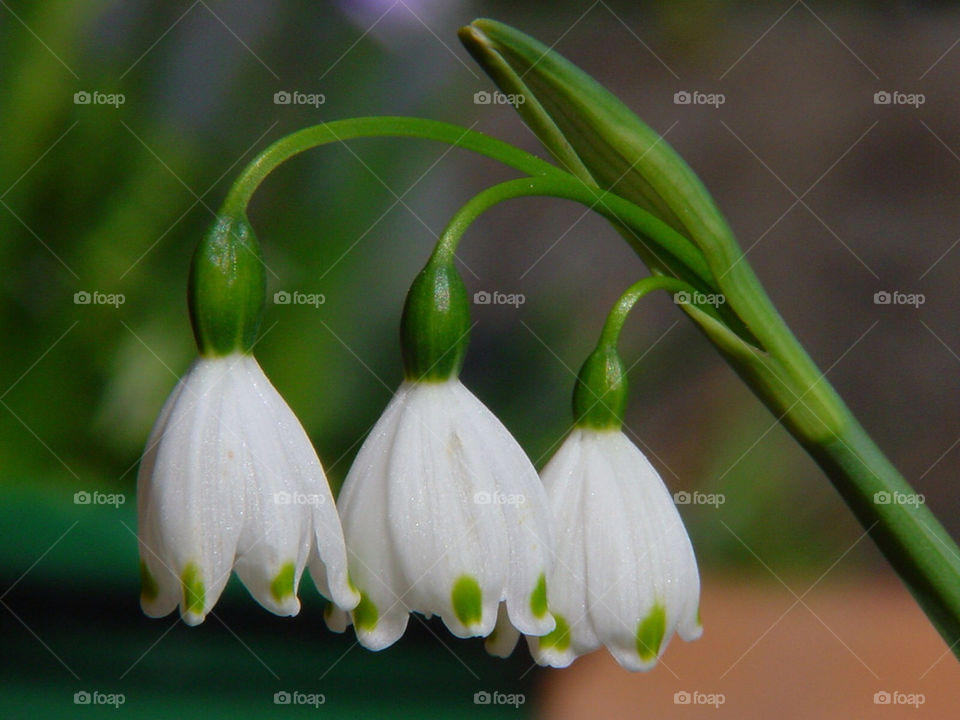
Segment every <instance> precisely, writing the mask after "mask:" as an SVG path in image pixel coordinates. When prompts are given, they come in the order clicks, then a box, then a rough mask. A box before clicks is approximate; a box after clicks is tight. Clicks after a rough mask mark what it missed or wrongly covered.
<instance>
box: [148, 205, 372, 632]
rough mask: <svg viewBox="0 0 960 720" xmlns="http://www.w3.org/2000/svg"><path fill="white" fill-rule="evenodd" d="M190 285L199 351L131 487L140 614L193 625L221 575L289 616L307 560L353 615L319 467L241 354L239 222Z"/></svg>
mask: <svg viewBox="0 0 960 720" xmlns="http://www.w3.org/2000/svg"><path fill="white" fill-rule="evenodd" d="M190 289H191V292H190V305H191V315H192V320H193V325H194V332H195V335H196V337H197V342H198V345H199V347H200V352H201V355H200V357H199V358H198V359H197V360H196V361H195V362H194V364H193V365H192V367H191V368H190V370H189V371H188V372H187V374H186V375H185V376H184V377H183V379H182V380H181V381H180V382H179V384H178V385H177V386H176V388H175V389H174V391H173V392H172V393H171V395H170V397H169V399H168V400H167V402H166V404H165V405H164V408H163V410H162V411H161V413H160V417H159V418H158V420H157V422H156V424H155V426H154V428H153V431H152V433H151V434H150V439H149V441H148V443H147V448H146V451H145V453H144V457H143V461H142V463H141V466H140V474H139V477H138V481H137V485H138V487H137V510H138V515H139V533H138V537H139V545H140V558H141V576H142V593H141V606H142V607H143V610H144V612H145V613H146V614H147V615H150V616H151V617H160V616H163V615H166V614H168V613H170V612H171V611H172V610H174V609H175V608H176V607H177V605H178V604H179V606H180V614H181V617H182V618H183V620H184V621H185V622H186V623H187V624H189V625H196V624H198V623H200V622H202V621H203V619H204V617H205V616H206V615H207V614H208V613H209V612H210V610H211V609H212V608H213V606H214V605H215V604H216V602H217V599H218V598H219V596H220V594H221V592H222V591H223V588H224V586H225V585H226V583H227V580H228V579H229V577H230V572H231V570H232V569H235V570H236V572H237V574H238V575H239V577H240V579H241V580H242V581H243V583H244V585H246V586H247V589H248V590H249V591H250V593H251V594H252V595H253V596H254V597H255V598H256V599H257V600H258V601H259V602H260V604H261V605H263V606H264V607H265V608H267V609H268V610H270V611H272V612H274V613H276V614H278V615H296V614H297V612H299V609H300V601H299V600H298V599H297V587H298V585H299V582H300V577H301V575H302V574H303V571H304V568H305V567H306V565H307V563H308V561H310V560H311V554H314V555H316V558H315V559H313V566H314V568H316V570H315V571H313V572H312V574H313V575H314V579H315V580H316V581H317V584H318V586H319V587H320V590H321V592H323V593H324V594H325V595H327V596H328V597H331V598H332V599H333V601H334V602H336V603H338V604H340V605H341V606H343V607H345V608H352V607H354V606H355V605H356V603H357V601H358V600H359V597H358V596H357V595H356V593H355V592H354V591H353V590H352V589H351V588H350V586H349V582H348V579H347V568H346V550H345V546H344V542H343V535H342V530H341V527H340V523H339V518H338V516H337V512H336V508H335V506H334V503H333V497H332V495H331V493H330V488H329V486H328V484H327V480H326V477H325V475H324V472H323V468H322V467H321V465H320V461H319V460H318V459H317V455H316V453H315V452H314V450H313V447H312V446H311V444H310V440H309V439H308V438H307V435H306V433H305V432H304V430H303V428H302V427H301V426H300V423H299V422H298V421H297V419H296V417H295V416H294V414H293V412H292V411H291V410H290V408H289V407H288V406H287V404H286V403H285V402H284V400H283V398H282V397H280V394H279V393H278V392H277V391H276V389H275V388H274V387H273V385H271V384H270V381H269V380H268V379H267V377H266V376H265V375H264V373H263V371H262V370H261V369H260V366H259V364H258V363H257V361H256V360H255V359H254V357H253V355H252V354H250V348H251V346H252V344H253V341H254V338H255V334H256V329H257V325H258V324H259V319H260V312H261V310H262V305H263V297H264V278H263V269H262V263H261V261H260V259H259V255H258V248H257V246H256V241H255V239H253V236H252V234H251V233H250V232H249V228H248V227H247V226H246V225H245V224H243V225H240V226H239V227H238V226H237V225H234V224H231V223H229V222H228V221H221V223H220V224H218V225H217V226H216V227H215V228H214V231H213V232H212V233H211V234H210V235H208V236H207V238H206V239H205V240H204V241H203V242H202V243H201V245H200V247H199V248H198V251H197V254H196V255H195V257H194V264H193V267H192V269H191V287H190Z"/></svg>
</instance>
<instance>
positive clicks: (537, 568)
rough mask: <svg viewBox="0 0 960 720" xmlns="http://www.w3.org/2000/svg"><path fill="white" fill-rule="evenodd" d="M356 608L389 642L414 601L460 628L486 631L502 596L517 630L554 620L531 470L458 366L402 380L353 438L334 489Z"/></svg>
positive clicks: (540, 496) (369, 639) (378, 639)
mask: <svg viewBox="0 0 960 720" xmlns="http://www.w3.org/2000/svg"><path fill="white" fill-rule="evenodd" d="M339 507H340V514H341V518H342V521H343V528H344V534H345V537H346V541H347V549H348V559H349V566H350V577H351V580H352V581H353V583H354V584H355V586H356V587H357V589H358V590H359V591H360V592H361V596H362V599H361V601H360V604H359V605H358V606H357V608H356V609H355V610H354V611H353V613H352V617H351V618H348V617H347V615H346V614H345V613H337V612H334V613H332V614H330V615H328V624H329V625H330V626H331V628H333V629H336V630H342V629H343V628H344V627H345V626H346V625H347V624H348V623H349V621H350V620H351V619H352V622H353V624H354V626H355V628H356V633H357V637H358V639H359V641H360V643H361V644H363V645H364V646H365V647H367V648H370V649H373V650H379V649H382V648H385V647H387V646H389V645H391V644H392V643H394V642H395V641H396V640H397V639H398V638H399V637H400V636H401V635H402V634H403V632H404V630H405V628H406V626H407V620H408V614H409V613H410V612H413V611H416V612H420V613H423V614H425V615H427V616H430V615H434V614H435V615H439V616H440V617H441V618H442V619H443V621H444V623H445V624H446V626H447V627H448V628H449V629H450V631H451V632H452V633H453V634H454V635H457V636H458V637H468V636H486V635H489V634H490V632H491V630H492V629H493V627H494V623H495V622H496V619H497V614H498V608H499V609H501V611H502V612H504V611H505V614H506V615H507V616H508V617H509V621H510V622H511V623H512V624H513V626H515V627H516V628H517V629H519V630H520V631H521V632H524V633H528V634H531V635H542V634H544V633H546V632H549V631H550V630H552V629H553V627H554V622H553V618H552V617H551V616H550V614H549V612H548V611H547V606H546V593H545V586H544V583H545V579H546V576H547V573H549V570H550V558H551V554H552V550H551V543H552V530H551V520H550V517H549V512H548V508H547V502H546V496H545V494H544V491H543V487H542V485H541V483H540V480H539V478H538V477H537V473H536V470H535V469H534V468H533V465H532V464H531V463H530V461H529V459H528V458H527V456H526V454H525V453H524V452H523V450H522V448H521V447H520V446H519V445H518V444H517V442H516V440H514V439H513V437H512V436H511V435H510V433H509V432H508V431H507V429H506V428H505V427H504V426H503V425H502V424H501V423H500V422H499V420H497V418H496V417H495V416H494V415H493V414H492V413H491V412H490V411H489V410H488V409H487V408H486V407H485V406H484V405H483V403H481V402H480V401H479V400H478V399H477V398H476V397H475V396H474V395H473V394H472V393H470V391H469V390H467V389H466V388H465V387H464V386H463V385H462V384H461V383H460V381H459V380H458V379H456V377H455V376H454V377H451V378H449V379H446V380H442V381H423V382H420V381H410V380H408V381H406V382H404V383H403V384H402V385H401V386H400V389H399V390H398V391H397V393H396V395H395V396H394V397H393V399H392V401H391V402H390V404H389V405H388V407H387V409H386V410H385V412H384V413H383V416H382V417H381V418H380V420H379V421H378V422H377V424H376V426H375V427H374V428H373V430H372V431H371V433H370V435H369V437H368V438H367V440H366V441H365V442H364V444H363V447H362V448H361V449H360V452H359V454H358V455H357V459H356V461H355V462H354V464H353V466H352V467H351V469H350V472H349V473H348V475H347V478H346V481H345V482H344V486H343V490H342V492H341V494H340V498H339Z"/></svg>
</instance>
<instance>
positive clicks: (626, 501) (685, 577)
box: [527, 281, 703, 671]
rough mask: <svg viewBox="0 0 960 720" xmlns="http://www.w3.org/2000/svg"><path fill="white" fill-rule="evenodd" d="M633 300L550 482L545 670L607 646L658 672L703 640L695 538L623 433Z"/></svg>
mask: <svg viewBox="0 0 960 720" xmlns="http://www.w3.org/2000/svg"><path fill="white" fill-rule="evenodd" d="M641 282H643V281H641ZM641 294H642V293H641ZM624 297H625V301H621V303H620V304H618V306H617V308H615V310H614V312H612V313H611V319H610V320H609V321H608V324H607V327H606V328H605V330H604V334H603V337H602V338H601V341H600V344H599V346H598V347H597V349H596V350H595V351H594V352H593V353H592V354H591V355H590V356H589V357H588V359H587V361H586V362H585V363H584V365H583V368H582V369H581V371H580V374H579V376H578V379H577V384H576V388H575V390H574V399H573V407H574V415H575V418H576V425H575V427H574V429H573V431H572V432H571V433H570V435H569V436H568V437H567V438H566V440H565V441H564V442H563V444H562V445H561V447H560V449H559V450H558V451H557V453H556V454H555V455H554V456H553V457H552V458H551V460H550V461H549V462H548V463H547V465H546V467H544V469H543V471H542V473H541V477H542V478H543V483H544V486H545V487H546V492H547V497H548V498H549V502H550V508H551V510H552V512H553V515H554V519H555V521H556V526H557V539H556V545H555V550H556V556H555V560H554V564H553V570H552V572H551V573H549V574H548V575H547V602H548V606H549V608H550V611H551V613H552V614H553V616H554V618H555V619H556V629H555V630H554V631H553V632H551V633H549V634H548V635H546V636H544V637H528V638H527V641H528V644H529V646H530V651H531V653H532V654H533V656H534V658H535V659H536V660H537V662H538V663H540V664H541V665H552V666H554V667H566V666H567V665H569V664H570V663H571V662H573V660H574V659H576V657H577V656H579V655H583V654H585V653H588V652H591V651H592V650H595V649H597V648H599V647H601V646H606V648H607V649H608V650H609V651H610V653H611V654H612V655H613V656H614V658H616V660H617V662H619V663H620V664H621V665H622V666H623V667H625V668H626V669H628V670H633V671H637V670H649V669H650V668H652V667H653V666H654V665H655V664H656V663H657V660H658V658H659V657H660V655H661V654H662V653H663V651H664V650H665V649H666V646H667V643H668V642H669V641H670V638H671V637H672V636H673V634H674V632H677V633H678V634H679V635H680V636H681V637H682V638H683V639H684V640H688V641H690V640H695V639H697V638H698V637H700V635H701V633H702V632H703V629H702V627H701V624H700V616H699V601H700V578H699V574H698V572H697V561H696V558H695V557H694V554H693V547H692V546H691V543H690V538H689V537H688V535H687V532H686V530H685V528H684V526H683V522H682V520H681V519H680V515H679V513H678V512H677V508H676V505H675V504H674V502H673V498H672V496H671V495H670V492H669V491H668V490H667V488H666V486H665V485H664V483H663V481H662V480H661V479H660V476H659V475H658V474H657V471H656V470H655V469H654V468H653V466H652V465H651V464H650V462H649V461H648V460H647V458H646V457H644V455H643V453H642V452H641V451H640V450H639V448H637V447H636V445H634V444H633V442H631V441H630V439H629V438H628V437H627V436H626V435H625V434H624V432H623V430H622V422H623V420H622V418H623V411H624V407H625V404H626V395H627V384H626V373H625V371H624V367H623V363H622V361H621V359H620V356H619V354H618V353H617V350H616V341H617V336H618V334H619V330H620V327H621V326H622V322H623V318H624V317H625V315H626V313H627V312H628V311H629V307H630V306H632V304H633V302H635V300H636V299H637V297H638V294H637V293H631V291H628V292H627V294H626V295H625V296H624Z"/></svg>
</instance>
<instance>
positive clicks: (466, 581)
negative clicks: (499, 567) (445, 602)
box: [450, 575, 483, 627]
mask: <svg viewBox="0 0 960 720" xmlns="http://www.w3.org/2000/svg"><path fill="white" fill-rule="evenodd" d="M450 599H451V601H452V602H453V612H454V614H455V615H456V616H457V619H458V620H459V621H460V622H462V623H463V624H464V625H466V626H467V627H470V626H471V625H475V624H477V623H479V622H480V620H481V619H482V618H483V603H482V600H483V593H482V592H481V591H480V585H479V584H478V583H477V581H476V580H474V579H473V578H472V577H470V576H469V575H461V576H460V577H459V578H458V579H457V581H456V582H455V583H454V584H453V591H452V592H451V593H450Z"/></svg>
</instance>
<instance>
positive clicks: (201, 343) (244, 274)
mask: <svg viewBox="0 0 960 720" xmlns="http://www.w3.org/2000/svg"><path fill="white" fill-rule="evenodd" d="M266 292H267V277H266V272H265V271H264V265H263V257H262V255H261V253H260V244H259V243H258V242H257V238H256V236H255V235H254V234H253V229H252V228H251V227H250V223H249V221H248V220H247V219H246V217H245V216H242V215H241V216H224V217H220V218H218V219H217V221H216V223H214V225H213V227H212V228H211V229H210V231H209V232H208V233H207V234H206V235H205V236H204V238H203V239H202V240H201V241H200V244H199V245H197V249H196V251H195V252H194V254H193V261H192V263H191V264H190V282H189V286H188V291H187V303H188V304H189V306H190V322H191V324H192V325H193V334H194V337H195V338H196V340H197V347H198V348H199V350H200V354H201V355H206V356H208V357H216V356H221V355H229V354H230V353H233V352H238V351H239V352H249V351H250V349H251V348H252V347H253V343H254V341H255V340H256V337H257V330H258V329H259V327H260V319H261V318H262V317H263V309H264V305H265V303H266Z"/></svg>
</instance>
